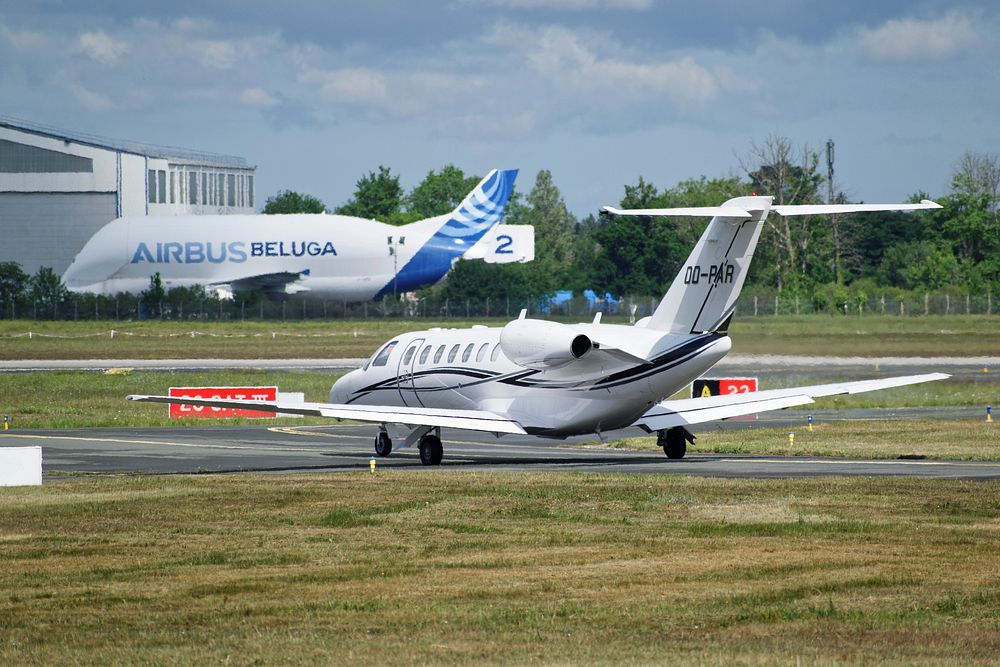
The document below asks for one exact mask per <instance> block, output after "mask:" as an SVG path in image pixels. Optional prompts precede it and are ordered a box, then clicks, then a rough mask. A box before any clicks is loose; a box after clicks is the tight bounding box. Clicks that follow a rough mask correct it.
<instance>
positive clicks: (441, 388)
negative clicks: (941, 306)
mask: <svg viewBox="0 0 1000 667" xmlns="http://www.w3.org/2000/svg"><path fill="white" fill-rule="evenodd" d="M771 200H772V198H771V197H760V196H752V197H737V198H735V199H730V200H729V201H727V202H726V203H724V204H723V205H722V206H718V207H697V208H674V209H643V210H618V209H614V208H610V207H606V208H605V210H606V211H608V212H610V213H613V214H616V215H653V216H714V217H713V218H712V220H711V222H709V224H708V227H707V228H706V229H705V232H704V233H703V234H702V236H701V239H700V240H699V241H698V243H697V245H695V247H694V250H693V251H692V252H691V255H690V256H689V257H688V258H687V260H686V261H685V262H684V265H683V267H682V268H681V270H680V272H679V273H678V274H677V277H676V278H675V279H674V281H673V283H672V284H671V286H670V288H669V290H668V291H667V293H666V295H665V296H664V297H663V299H662V301H660V303H659V305H658V306H657V308H656V310H655V311H654V312H653V314H652V315H651V316H649V317H646V318H643V319H642V320H639V321H638V322H636V324H635V325H634V326H628V325H620V324H602V323H601V321H600V314H598V315H597V316H596V317H595V318H594V321H593V322H591V323H585V324H560V323H557V322H550V321H545V320H537V319H528V318H526V317H525V316H524V312H523V311H522V313H521V317H519V318H518V319H516V320H513V321H512V322H509V323H508V324H506V325H504V326H503V327H485V326H474V327H472V328H470V329H430V330H427V331H413V332H409V333H404V334H400V335H399V336H396V337H394V338H393V339H392V340H390V341H388V342H386V343H385V344H384V345H383V346H382V347H381V348H380V349H378V350H377V351H376V352H375V353H374V354H373V355H372V357H371V358H370V359H369V360H368V361H367V362H366V363H365V364H364V366H363V367H361V368H359V369H357V370H354V371H351V372H350V373H348V374H346V375H344V376H343V377H341V378H340V379H338V380H337V381H336V382H335V383H334V384H333V387H332V388H331V390H330V397H329V400H330V402H329V403H306V404H288V403H283V402H281V401H276V402H274V401H270V402H269V401H249V400H228V399H192V398H183V399H181V398H170V397H166V396H129V397H128V398H129V399H131V400H136V401H153V402H160V403H184V404H190V405H201V406H217V407H252V408H253V409H255V410H264V411H270V412H286V413H292V414H302V415H314V416H321V417H333V418H337V419H355V420H360V421H367V422H372V423H375V424H378V425H379V426H378V432H377V434H376V435H375V452H376V454H378V455H379V456H388V455H389V454H390V452H391V451H392V448H393V443H392V440H391V439H390V437H389V433H388V431H387V429H386V424H402V425H405V426H408V427H410V429H412V430H410V432H409V435H408V436H407V437H406V438H405V440H404V442H403V446H404V447H409V446H412V445H414V444H416V445H418V447H419V451H420V460H421V461H422V462H423V463H424V464H425V465H436V464H439V463H441V459H442V456H443V448H442V443H441V437H440V431H441V429H442V428H457V429H468V430H475V431H486V432H492V433H495V434H497V436H498V437H499V436H500V435H501V434H505V433H510V434H532V435H536V436H543V437H551V438H564V437H566V436H570V435H584V434H593V433H596V434H598V435H603V434H606V433H608V432H610V431H615V430H619V429H623V428H626V427H632V426H636V427H639V428H641V429H644V430H645V431H647V432H656V433H657V436H658V439H657V441H658V443H659V444H660V445H661V446H662V447H663V450H664V452H665V454H666V455H667V457H669V458H672V459H677V458H681V457H683V456H684V454H685V452H686V450H687V444H688V443H693V442H694V435H693V434H692V433H691V431H690V430H689V427H690V426H692V425H694V424H699V423H703V422H709V421H714V420H719V419H727V418H729V417H736V416H739V415H747V414H754V413H759V412H766V411H768V410H778V409H782V408H788V407H791V406H795V405H804V404H807V403H812V402H813V399H814V398H817V397H820V396H831V395H835V394H853V393H858V392H864V391H871V390H875V389H884V388H888V387H899V386H903V385H908V384H915V383H918V382H927V381H930V380H941V379H944V378H946V377H948V376H947V375H944V374H941V373H929V374H924V375H909V376H902V377H893V378H885V379H877V380H862V381H859V382H838V383H833V384H823V385H814V386H806V387H795V388H791V389H772V390H768V391H760V392H756V393H748V394H730V395H723V396H708V397H700V398H690V399H681V400H665V399H667V397H669V396H672V395H673V394H674V393H676V392H677V391H678V390H680V389H682V388H683V387H685V386H686V385H687V384H688V383H690V382H691V381H692V380H693V379H695V378H697V377H698V376H700V375H702V374H703V373H705V372H706V371H707V370H708V369H710V368H711V367H712V366H714V365H715V364H716V363H718V362H719V361H720V360H721V359H722V358H723V357H725V356H726V353H728V352H729V350H730V347H731V343H730V339H729V336H728V335H727V329H728V325H729V321H730V319H731V318H732V315H733V311H734V309H735V307H736V299H737V297H738V296H739V294H740V289H741V288H742V286H743V282H744V280H745V279H746V276H747V269H748V268H749V265H750V260H751V258H752V257H753V251H754V248H755V247H756V245H757V240H758V238H759V236H760V232H761V227H762V225H763V222H764V219H765V218H766V217H767V215H768V213H769V212H771V211H773V212H775V213H777V214H778V215H783V216H790V215H813V214H822V213H849V212H854V211H882V210H903V211H906V210H915V209H929V208H940V207H939V206H938V205H937V204H935V203H934V202H931V201H926V200H925V201H923V202H921V203H919V204H887V205H852V204H847V205H817V206H811V205H807V206H772V201H771Z"/></svg>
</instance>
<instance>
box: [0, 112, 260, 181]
mask: <svg viewBox="0 0 1000 667" xmlns="http://www.w3.org/2000/svg"><path fill="white" fill-rule="evenodd" d="M0 127H6V128H9V129H12V130H19V131H21V132H28V133H31V134H35V135H40V136H44V137H52V138H54V139H61V140H63V141H72V142H74V143H77V144H83V145H86V146H93V147H95V148H104V149H107V150H112V151H118V152H121V153H133V154H136V155H144V156H146V157H153V158H161V159H164V160H170V161H171V162H177V163H183V164H191V165H200V166H214V167H229V168H237V169H253V167H251V166H250V165H248V164H247V161H246V159H245V158H242V157H237V156H235V155H222V154H218V153H207V152H204V151H194V150H189V149H186V148H177V147H174V146H157V145H155V144H146V143H141V142H137V141H127V140H119V139H109V138H107V137H101V136H97V135H92V134H86V133H83V132H72V131H69V130H61V129H58V128H54V127H48V126H46V125H42V124H40V123H35V122H32V121H28V120H23V119H19V118H12V117H9V116H0Z"/></svg>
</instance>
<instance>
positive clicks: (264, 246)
mask: <svg viewBox="0 0 1000 667" xmlns="http://www.w3.org/2000/svg"><path fill="white" fill-rule="evenodd" d="M516 177H517V170H516V169H511V170H507V171H498V170H493V171H491V172H490V173H489V174H487V175H486V178H484V179H483V180H482V182H481V183H479V185H478V186H476V188H475V189H474V190H473V191H472V192H471V193H469V195H468V196H467V197H466V198H465V200H464V201H462V203H461V204H460V205H459V206H458V208H456V209H455V210H454V211H452V212H451V213H449V214H446V215H440V216H437V217H434V218H428V219H426V220H421V221H419V222H414V223H412V224H409V225H404V226H401V227H393V226H392V225H387V224H385V223H382V222H378V221H376V220H364V219H361V218H354V217H349V216H343V215H326V214H322V215H306V214H300V215H214V216H211V215H188V216H164V217H137V218H118V219H117V220H113V221H111V222H110V223H108V224H107V225H105V226H104V227H102V228H101V229H100V230H98V232H97V233H96V234H94V236H93V237H91V239H90V240H89V241H88V242H87V243H86V245H84V247H83V249H82V250H81V251H80V252H79V254H77V256H76V258H75V259H74V260H73V263H72V264H71V265H70V267H69V268H68V269H67V270H66V273H65V274H64V275H63V282H65V283H66V286H67V287H68V288H69V289H71V290H74V291H77V292H93V293H97V294H108V295H110V294H116V293H118V292H133V293H139V292H141V291H142V290H144V289H146V288H148V287H149V278H150V276H152V275H153V274H154V273H159V274H160V277H161V279H162V280H163V284H164V286H165V287H167V288H171V287H191V286H193V285H202V286H204V287H206V288H210V289H214V290H215V291H216V292H218V293H219V294H221V295H223V296H232V293H233V292H234V291H237V290H247V289H260V290H263V291H264V292H265V293H267V294H269V295H271V296H281V295H289V294H297V295H299V296H305V297H314V298H322V299H336V300H340V301H350V302H359V301H368V300H371V299H379V298H381V297H383V296H384V295H386V294H389V295H394V294H398V293H401V292H408V291H412V290H415V289H418V288H420V287H425V286H428V285H433V284H434V283H436V282H438V281H439V280H441V279H442V278H443V277H444V276H445V274H446V273H448V271H449V270H450V269H451V267H452V266H453V265H454V263H455V262H456V261H457V260H458V259H459V258H461V257H467V258H469V259H482V260H484V261H486V262H492V263H505V262H512V261H530V260H532V259H534V252H535V246H534V229H533V228H532V227H531V226H529V225H501V224H499V222H500V218H501V216H502V215H503V212H504V209H505V207H506V206H507V200H508V199H509V198H510V193H511V189H512V188H513V187H514V179H515V178H516Z"/></svg>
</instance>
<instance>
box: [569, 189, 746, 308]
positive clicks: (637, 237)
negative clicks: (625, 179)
mask: <svg viewBox="0 0 1000 667" xmlns="http://www.w3.org/2000/svg"><path fill="white" fill-rule="evenodd" d="M747 190H748V186H747V185H746V184H745V183H744V182H742V181H741V180H740V179H739V178H736V177H728V178H716V179H708V178H706V177H704V176H702V177H700V178H697V179H688V180H685V181H681V182H680V183H678V184H677V185H676V186H674V187H673V188H670V189H667V190H664V191H662V192H660V191H659V190H658V189H657V188H656V187H655V186H654V185H653V184H652V183H649V182H647V181H646V180H645V179H644V178H642V177H640V178H639V182H638V183H636V184H635V185H626V186H625V196H624V197H623V198H622V200H621V207H622V208H675V207H683V206H718V205H719V204H722V203H723V202H725V201H726V200H728V199H731V198H733V197H736V196H739V195H742V194H746V193H747ZM707 224H708V221H707V220H705V219H699V218H688V217H681V218H678V217H673V218H666V217H655V218H654V217H631V216H629V217H621V218H617V217H614V216H610V217H607V218H605V220H604V222H598V223H597V225H596V226H595V227H593V228H590V229H588V226H586V225H585V226H582V227H581V230H582V233H583V234H589V235H590V237H591V239H592V243H591V246H592V247H594V248H596V250H595V251H594V253H593V257H592V258H591V259H588V262H589V264H590V266H591V267H592V268H591V271H590V275H591V279H592V282H593V286H594V287H595V288H596V289H599V290H602V291H604V290H607V291H611V292H613V293H614V294H619V295H623V294H633V295H647V294H662V293H663V292H665V291H666V289H667V287H668V286H669V285H670V283H671V281H673V279H674V276H676V275H677V272H678V271H679V270H680V268H681V265H682V263H683V262H684V259H685V258H686V257H687V256H688V254H689V253H690V252H691V248H692V247H694V244H695V243H696V242H697V240H698V238H699V237H700V236H701V234H702V232H703V231H704V230H705V226H706V225H707ZM583 243H584V242H583V241H582V240H581V244H583Z"/></svg>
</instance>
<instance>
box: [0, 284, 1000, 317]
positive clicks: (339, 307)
mask: <svg viewBox="0 0 1000 667" xmlns="http://www.w3.org/2000/svg"><path fill="white" fill-rule="evenodd" d="M659 300H660V297H659V296H625V297H621V298H610V299H598V300H596V301H594V300H590V299H587V298H584V297H582V296H577V297H573V298H571V299H568V300H562V301H561V302H559V303H555V302H553V301H550V300H546V299H524V298H518V297H504V298H499V299H442V298H434V297H417V296H414V295H412V294H410V295H404V296H402V297H400V298H396V299H393V298H386V299H384V300H382V301H379V302H370V303H348V302H345V301H334V300H321V299H309V298H301V297H299V298H296V297H292V298H288V299H285V300H281V301H270V300H267V299H256V300H243V299H240V298H239V295H237V297H236V298H234V299H216V298H206V299H200V300H182V299H170V298H168V299H164V300H163V301H160V302H156V303H153V302H149V301H145V300H143V299H141V298H138V297H134V296H130V295H124V294H123V295H119V296H117V297H104V296H96V295H82V296H76V297H74V298H70V299H67V300H64V301H60V302H57V303H46V302H39V301H26V300H21V301H18V302H8V303H7V304H5V305H2V306H0V320H14V319H22V320H24V319H30V320H64V321H65V320H90V321H111V322H135V321H143V320H169V321H183V322H239V321H309V320H319V321H323V320H338V319H385V318H399V319H433V320H442V319H443V320H447V319H472V318H482V317H487V318H489V317H500V318H504V317H506V318H513V317H517V316H518V313H519V312H520V311H521V310H522V309H526V310H527V312H528V315H529V316H532V317H557V318H569V319H572V318H576V319H592V318H593V317H594V315H595V313H597V312H601V313H603V316H604V317H607V318H614V319H615V321H636V320H638V319H640V318H642V317H645V316H647V315H649V314H651V313H652V312H653V310H654V309H655V308H656V305H657V304H658V303H659ZM993 301H994V299H993V296H992V294H991V293H985V294H968V293H961V292H957V291H955V292H950V291H942V292H919V293H913V292H901V291H899V290H895V291H892V292H889V291H887V292H884V293H875V294H871V295H869V294H850V293H846V290H845V294H836V293H817V294H814V295H812V296H808V297H806V296H795V295H789V294H787V293H785V294H782V293H779V292H777V291H775V290H761V289H753V288H751V289H747V290H745V291H744V293H743V294H742V295H741V297H740V300H739V301H738V302H737V307H736V316H738V317H741V318H746V317H768V316H775V315H784V316H787V315H810V314H817V313H826V314H830V315H839V316H847V317H852V316H853V317H857V316H861V317H864V316H869V315H885V316H900V317H910V316H921V315H946V316H947V315H993V314H994V308H995V304H994V303H993Z"/></svg>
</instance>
